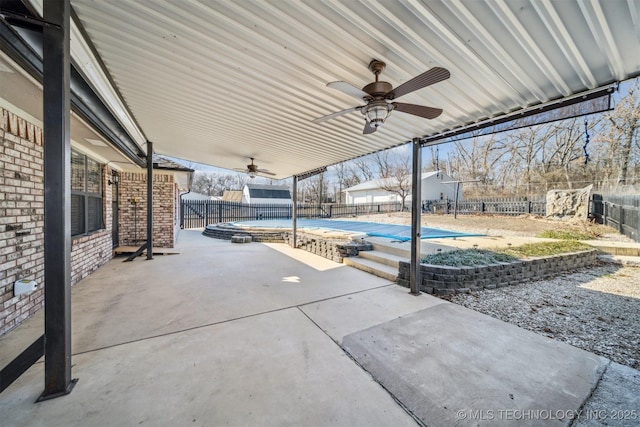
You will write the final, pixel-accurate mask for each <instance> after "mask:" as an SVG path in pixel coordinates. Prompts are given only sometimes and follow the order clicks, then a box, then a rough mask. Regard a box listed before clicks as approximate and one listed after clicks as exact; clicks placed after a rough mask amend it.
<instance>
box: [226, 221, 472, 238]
mask: <svg viewBox="0 0 640 427" xmlns="http://www.w3.org/2000/svg"><path fill="white" fill-rule="evenodd" d="M233 224H235V225H238V226H241V227H260V228H291V220H286V219H273V220H271V219H265V220H259V221H236V222H234V223H233ZM298 228H322V229H327V230H342V231H353V232H356V233H363V234H367V235H368V236H372V237H386V238H389V239H396V240H401V241H403V242H404V241H407V240H411V227H410V226H408V225H399V224H382V223H378V222H362V221H341V220H337V221H334V220H325V219H299V220H298ZM469 236H483V234H470V233H459V232H457V231H449V230H441V229H439V228H429V227H422V239H440V238H444V237H469Z"/></svg>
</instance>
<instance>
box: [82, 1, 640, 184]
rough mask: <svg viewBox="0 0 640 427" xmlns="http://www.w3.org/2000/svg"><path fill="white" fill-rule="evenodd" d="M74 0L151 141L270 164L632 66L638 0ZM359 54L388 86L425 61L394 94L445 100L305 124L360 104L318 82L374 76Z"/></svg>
mask: <svg viewBox="0 0 640 427" xmlns="http://www.w3.org/2000/svg"><path fill="white" fill-rule="evenodd" d="M71 3H72V6H73V8H74V10H75V11H76V13H77V14H78V17H79V19H80V21H81V23H82V25H83V26H84V28H85V30H86V32H87V34H88V35H89V38H90V39H91V42H92V43H93V45H94V46H95V49H96V51H97V53H98V54H99V56H100V59H101V60H102V61H103V63H104V65H105V66H106V71H107V73H108V74H109V75H110V76H111V78H112V80H113V82H114V83H115V86H116V87H117V90H118V91H119V92H120V94H121V95H122V98H123V100H124V102H125V103H126V105H127V106H128V108H129V110H130V112H131V115H132V117H134V118H135V120H136V121H137V123H138V124H139V127H140V129H141V131H142V133H143V134H144V136H146V138H148V139H149V140H150V141H153V142H154V144H155V149H156V151H157V152H159V153H161V154H167V155H171V156H176V157H181V158H185V159H189V160H193V161H197V162H201V163H207V164H211V165H214V166H219V167H224V168H229V169H232V168H239V167H243V166H244V165H246V164H247V163H248V159H247V158H248V157H255V158H256V163H257V164H258V165H259V166H260V167H261V168H264V169H269V170H270V171H272V172H274V173H275V174H276V177H277V178H284V177H288V176H291V175H294V174H299V173H302V172H305V171H308V170H312V169H315V168H318V167H321V166H325V165H330V164H334V163H337V162H340V161H343V160H347V159H351V158H354V157H358V156H362V155H365V154H368V153H371V152H374V151H378V150H381V149H385V148H388V147H392V146H396V145H399V144H404V143H406V142H407V141H410V140H411V139H412V138H414V137H420V136H424V135H433V134H436V133H439V132H442V131H445V130H450V129H453V128H456V127H460V126H462V125H465V124H469V123H472V122H475V121H480V120H482V119H486V118H489V117H494V116H499V115H501V114H504V113H507V112H511V111H514V110H518V109H520V108H524V107H527V106H531V105H535V104H539V103H543V102H546V101H549V100H553V99H557V98H561V97H565V96H569V95H572V94H575V93H579V92H582V91H585V90H588V89H593V88H595V87H599V86H602V85H605V84H608V83H611V82H614V81H619V80H624V79H627V78H630V77H633V76H636V75H638V73H639V72H640V0H601V1H596V0H594V1H589V0H575V1H573V0H572V1H565V0H557V1H556V0H537V1H528V0H508V1H506V0H503V1H501V0H486V1H480V0H443V1H437V0H423V1H420V0H403V1H391V0H380V1H355V0H345V1H332V0H328V1H320V0H308V1H305V0H271V1H265V0H215V1H214V0H209V1H207V0H201V1H197V0H174V1H167V0H154V1H137V0H109V1H92V0H72V2H71ZM77 34H78V33H76V36H73V37H72V53H73V55H74V60H75V61H76V63H78V65H80V67H81V68H82V69H83V70H84V73H85V75H86V76H87V77H88V78H90V79H91V80H92V83H93V85H94V87H96V88H103V87H105V86H108V82H106V81H105V79H104V76H103V77H100V73H98V72H96V67H97V66H96V64H97V63H98V62H97V61H95V58H94V59H93V60H91V59H88V58H84V57H83V58H80V57H79V54H78V52H80V51H82V52H84V53H83V55H86V53H87V49H86V48H84V49H80V48H79V47H78V46H79V45H80V44H82V40H79V37H77ZM73 46H75V48H73ZM372 58H376V59H379V60H382V61H385V62H386V63H387V68H386V70H385V71H384V72H383V74H382V75H381V80H385V81H388V82H390V83H391V84H392V85H393V86H397V85H399V84H401V83H403V82H405V81H407V80H409V79H410V78H412V77H414V76H415V75H417V74H420V73H422V72H423V71H425V70H427V69H429V68H431V67H434V66H440V67H444V68H447V69H448V70H450V72H451V78H450V79H449V80H447V81H444V82H441V83H438V84H436V85H433V86H430V87H427V88H425V89H422V90H420V91H418V92H415V93H412V94H409V95H407V96H405V97H403V98H402V99H401V101H402V102H408V103H416V104H423V105H429V106H433V107H439V108H443V109H444V113H443V114H442V115H441V116H440V117H439V118H437V119H435V120H426V119H422V118H418V117H414V116H410V115H407V114H403V113H400V112H395V113H393V114H392V115H391V117H389V119H388V120H387V123H385V125H384V126H383V127H382V128H380V130H379V131H378V132H377V133H375V134H373V135H366V136H363V135H362V128H363V125H364V119H363V117H362V115H361V114H360V113H359V112H355V113H351V114H350V115H347V116H343V117H341V118H338V119H335V120H332V121H327V122H324V123H322V124H314V123H312V122H311V120H313V119H314V118H317V117H320V116H323V115H325V114H328V113H331V112H334V111H338V110H342V109H345V108H348V107H352V106H356V105H358V104H362V102H361V101H358V100H357V99H355V98H352V97H350V96H348V95H345V94H343V93H341V92H338V91H335V90H332V89H329V88H327V87H325V85H326V83H328V82H331V81H335V80H345V81H348V82H351V83H353V84H354V85H356V86H358V87H362V86H364V85H365V84H367V83H369V82H371V81H373V75H372V74H371V73H370V72H369V71H368V69H367V65H368V63H369V62H370V61H371V59H372ZM99 90H100V91H101V93H102V92H104V91H105V89H99ZM103 96H104V98H105V99H111V100H112V101H109V102H110V103H111V104H112V105H111V108H112V109H113V110H121V107H118V106H117V105H115V101H113V99H114V97H113V95H112V94H111V95H109V94H104V93H103ZM121 116H122V114H121ZM122 120H124V121H126V120H127V118H126V117H124V118H122ZM123 124H124V125H125V127H128V128H132V127H133V125H132V124H130V123H123ZM134 137H135V135H134ZM137 139H138V143H140V144H142V143H143V142H144V141H143V137H142V134H139V135H138V136H137Z"/></svg>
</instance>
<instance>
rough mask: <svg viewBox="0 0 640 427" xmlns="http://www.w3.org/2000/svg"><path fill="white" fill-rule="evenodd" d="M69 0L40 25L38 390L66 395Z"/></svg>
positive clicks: (49, 5)
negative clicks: (41, 226)
mask: <svg viewBox="0 0 640 427" xmlns="http://www.w3.org/2000/svg"><path fill="white" fill-rule="evenodd" d="M70 12H71V4H70V0H59V1H46V2H44V7H43V17H44V20H45V21H46V22H48V23H50V24H53V25H45V26H44V27H43V69H44V73H43V91H44V95H43V96H44V104H43V107H44V108H43V110H44V111H43V122H44V123H43V124H44V277H45V288H44V337H45V338H44V391H43V392H42V395H41V396H40V399H39V400H47V399H53V398H55V397H59V396H63V395H66V394H69V393H70V392H71V390H72V389H73V386H74V385H75V382H76V381H77V380H72V379H71V145H70V143H71V136H70V116H71V111H70V109H69V105H70V101H69V85H70V83H69V81H70V77H69V76H70V62H69V61H70V54H69V22H70V19H69V17H70Z"/></svg>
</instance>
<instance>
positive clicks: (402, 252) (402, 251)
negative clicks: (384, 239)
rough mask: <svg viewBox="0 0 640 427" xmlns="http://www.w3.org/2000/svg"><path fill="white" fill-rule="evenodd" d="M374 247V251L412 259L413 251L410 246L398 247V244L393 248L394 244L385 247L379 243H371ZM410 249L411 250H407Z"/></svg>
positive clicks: (405, 244)
mask: <svg viewBox="0 0 640 427" xmlns="http://www.w3.org/2000/svg"><path fill="white" fill-rule="evenodd" d="M370 243H371V244H372V245H373V250H374V251H378V252H384V253H387V254H391V255H395V256H398V257H402V258H406V259H409V258H411V249H410V246H409V244H407V243H404V244H402V245H403V246H405V247H401V246H398V244H397V243H396V244H395V246H391V245H392V244H389V245H385V244H381V243H378V242H370ZM407 248H409V249H407Z"/></svg>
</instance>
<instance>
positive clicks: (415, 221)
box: [409, 138, 422, 295]
mask: <svg viewBox="0 0 640 427" xmlns="http://www.w3.org/2000/svg"><path fill="white" fill-rule="evenodd" d="M412 144H413V165H412V166H413V170H412V175H411V274H410V277H409V285H410V288H411V293H412V294H413V295H420V282H421V281H422V276H421V274H420V245H421V241H420V237H421V236H420V234H421V227H422V224H421V218H422V209H421V207H422V206H421V205H422V203H421V199H422V146H421V145H420V139H419V138H414V139H413V142H412Z"/></svg>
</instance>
